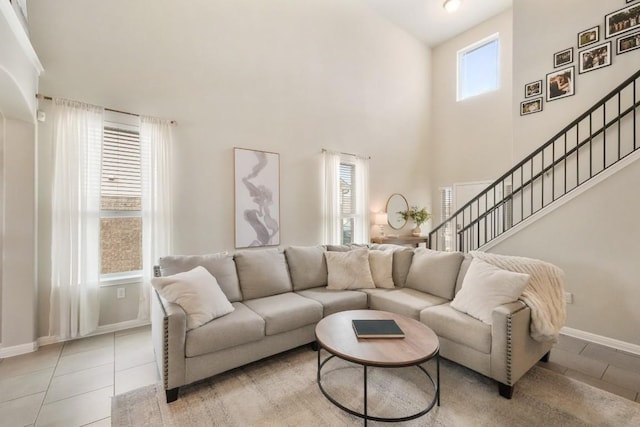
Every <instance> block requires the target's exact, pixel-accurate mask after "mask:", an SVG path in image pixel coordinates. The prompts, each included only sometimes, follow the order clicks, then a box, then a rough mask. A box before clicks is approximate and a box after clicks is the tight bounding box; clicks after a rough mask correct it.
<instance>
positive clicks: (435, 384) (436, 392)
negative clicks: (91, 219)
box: [317, 346, 440, 426]
mask: <svg viewBox="0 0 640 427" xmlns="http://www.w3.org/2000/svg"><path fill="white" fill-rule="evenodd" d="M321 352H322V346H320V347H319V348H318V377H317V380H318V387H320V391H321V392H322V394H324V396H325V397H326V398H327V399H328V400H329V401H330V402H331V403H333V404H334V405H335V406H337V407H338V408H340V409H342V410H343V411H345V412H348V413H349V414H351V415H355V416H356V417H360V418H362V419H364V425H365V426H366V425H367V421H368V420H372V421H381V422H400V421H409V420H414V419H416V418H419V417H421V416H423V415H425V414H426V413H427V412H429V411H430V410H431V409H433V407H434V406H435V405H436V404H437V405H438V406H440V353H439V352H438V353H436V355H435V356H434V357H435V359H436V378H435V380H434V379H433V377H432V376H431V374H429V372H428V371H427V370H426V369H425V368H424V367H422V366H421V365H419V364H417V365H408V366H397V367H398V368H400V367H410V366H415V367H416V368H418V369H420V370H421V371H422V372H423V373H424V374H425V375H426V376H427V378H429V380H430V382H431V385H432V386H433V389H434V395H433V400H432V401H431V402H430V403H429V405H428V406H427V407H426V408H425V409H423V410H422V411H420V412H417V413H415V414H412V415H407V416H404V417H395V418H386V417H376V416H371V415H369V413H368V411H367V367H368V366H371V365H362V367H363V368H364V412H362V413H361V412H357V411H354V410H353V409H351V408H347V407H346V406H344V405H343V404H341V403H340V402H338V401H337V400H336V399H334V398H333V397H332V396H331V395H330V394H329V393H327V391H326V390H325V389H324V387H323V386H322V379H321V371H322V367H323V366H324V365H325V364H326V363H327V362H328V361H329V360H331V359H333V358H334V357H336V355H335V354H331V353H330V354H331V355H330V356H329V357H327V358H326V359H325V360H323V361H322V362H321V361H320V353H321ZM385 368H388V369H390V368H395V366H394V367H385Z"/></svg>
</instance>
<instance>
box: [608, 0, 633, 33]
mask: <svg viewBox="0 0 640 427" xmlns="http://www.w3.org/2000/svg"><path fill="white" fill-rule="evenodd" d="M627 3H629V2H627ZM638 27H640V3H636V4H632V5H630V6H627V7H625V8H622V9H620V10H616V11H615V12H612V13H610V14H608V15H605V16H604V36H605V38H609V37H612V36H615V35H618V34H621V33H626V32H627V31H631V30H633V29H635V28H638Z"/></svg>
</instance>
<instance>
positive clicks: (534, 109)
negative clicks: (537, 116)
mask: <svg viewBox="0 0 640 427" xmlns="http://www.w3.org/2000/svg"><path fill="white" fill-rule="evenodd" d="M540 111H542V97H539V98H534V99H528V100H526V101H522V102H521V103H520V115H521V116H526V115H527V114H534V113H539V112H540Z"/></svg>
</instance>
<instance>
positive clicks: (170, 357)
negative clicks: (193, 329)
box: [151, 289, 187, 390]
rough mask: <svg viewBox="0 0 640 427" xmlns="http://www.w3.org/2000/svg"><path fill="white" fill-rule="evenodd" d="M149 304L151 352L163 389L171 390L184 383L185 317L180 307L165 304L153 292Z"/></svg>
mask: <svg viewBox="0 0 640 427" xmlns="http://www.w3.org/2000/svg"><path fill="white" fill-rule="evenodd" d="M151 300H152V303H151V336H152V340H153V349H154V351H155V354H156V363H157V364H158V370H159V371H160V376H161V377H162V382H163V385H164V388H165V390H170V389H173V388H176V387H180V386H181V385H184V384H185V383H186V360H185V358H186V356H185V341H186V336H187V335H186V334H187V316H186V314H185V312H184V310H183V309H182V307H180V306H179V305H178V304H173V303H170V302H167V301H166V300H164V299H163V298H162V297H161V296H160V295H159V294H158V292H156V290H155V289H154V290H153V292H152V298H151Z"/></svg>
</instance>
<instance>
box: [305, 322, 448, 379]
mask: <svg viewBox="0 0 640 427" xmlns="http://www.w3.org/2000/svg"><path fill="white" fill-rule="evenodd" d="M355 319H358V320H360V319H362V320H368V319H393V320H395V321H396V323H397V324H398V326H399V327H400V329H402V331H403V332H404V335H405V337H404V338H365V339H358V338H357V337H356V334H355V332H354V330H353V326H352V324H351V321H352V320H355ZM316 339H317V340H318V343H319V344H320V346H321V347H322V348H324V349H325V350H327V351H328V352H329V353H332V354H335V355H336V356H338V357H340V358H341V359H344V360H348V361H350V362H355V363H359V364H361V365H369V366H387V367H393V366H396V367H398V366H411V365H417V364H419V363H422V362H426V361H427V360H429V359H431V358H432V357H433V356H435V354H436V353H437V352H438V350H439V348H440V343H439V341H438V336H437V335H436V334H435V332H433V331H432V330H431V328H429V327H428V326H427V325H425V324H423V323H420V322H418V321H417V320H414V319H411V318H409V317H406V316H402V315H400V314H395V313H389V312H386V311H378V310H350V311H342V312H339V313H334V314H332V315H330V316H327V317H325V318H324V319H322V320H321V321H320V322H319V323H318V325H317V326H316Z"/></svg>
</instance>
